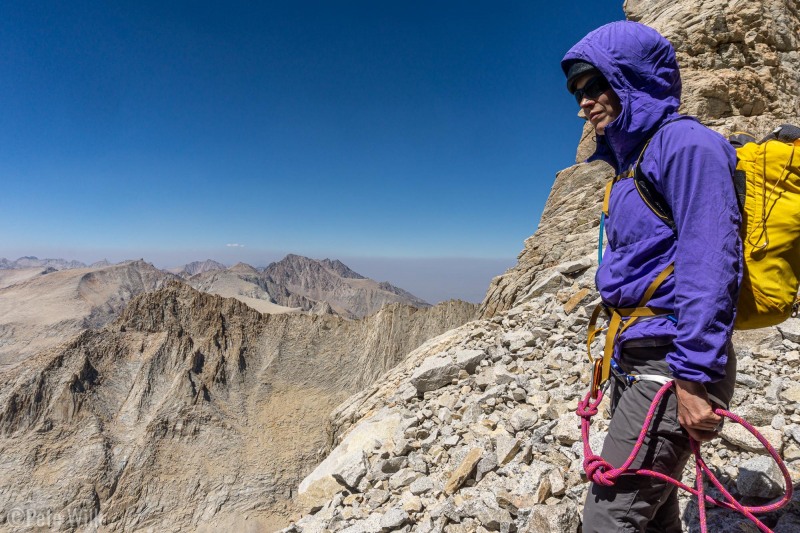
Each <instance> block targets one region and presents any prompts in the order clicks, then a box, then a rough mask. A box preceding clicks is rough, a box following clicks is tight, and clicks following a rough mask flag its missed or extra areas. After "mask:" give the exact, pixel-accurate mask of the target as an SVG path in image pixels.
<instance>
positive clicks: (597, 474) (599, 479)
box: [577, 381, 793, 533]
mask: <svg viewBox="0 0 800 533" xmlns="http://www.w3.org/2000/svg"><path fill="white" fill-rule="evenodd" d="M673 384H674V383H673V382H672V381H670V382H668V383H666V384H665V385H663V386H662V387H661V388H660V389H659V391H658V393H657V394H656V395H655V398H653V403H652V404H651V405H650V409H649V411H648V412H647V416H646V417H645V419H644V424H643V425H642V430H641V432H640V433H639V438H638V439H637V440H636V444H635V445H634V447H633V450H632V451H631V454H630V455H629V456H628V459H626V460H625V462H624V463H623V464H622V466H620V467H619V468H614V467H613V466H612V465H611V464H610V463H608V462H607V461H605V460H604V459H603V458H602V457H600V456H599V455H596V454H595V453H593V452H592V448H591V446H590V444H589V426H590V424H591V418H592V417H593V416H594V415H596V414H597V411H598V406H599V405H600V402H601V401H602V400H603V391H602V390H600V391H597V396H596V398H594V399H593V398H592V393H591V391H590V392H588V393H587V394H586V396H585V397H584V399H583V400H581V401H580V402H579V403H578V410H577V414H578V416H579V417H581V434H582V435H583V457H584V459H583V469H584V471H585V472H586V475H587V477H588V478H589V479H590V480H591V481H593V482H594V483H598V484H600V485H604V486H607V487H610V486H612V485H614V483H615V482H616V481H617V479H618V478H619V477H620V476H622V475H628V474H635V475H640V476H649V477H653V478H656V479H660V480H662V481H666V482H667V483H671V484H673V485H675V486H676V487H678V488H681V489H683V490H685V491H687V492H690V493H692V494H694V495H695V496H697V505H698V508H699V511H700V530H701V531H702V533H707V532H708V524H707V518H706V504H707V503H708V504H711V505H716V506H718V507H722V508H725V509H730V510H734V511H738V512H739V513H741V514H743V515H744V516H746V517H747V518H749V519H750V520H751V521H752V522H753V523H754V524H755V525H756V526H757V527H758V529H760V530H761V531H763V532H764V533H773V531H772V530H771V529H770V528H768V527H767V526H766V525H765V524H764V523H763V522H761V520H759V519H758V518H756V516H755V515H756V514H763V513H769V512H772V511H776V510H778V509H780V508H781V507H783V506H784V505H786V503H787V502H789V500H791V499H792V492H793V487H792V478H791V475H790V474H789V470H788V469H787V468H786V465H785V464H784V463H783V461H782V460H781V457H780V455H779V454H778V452H777V451H775V448H773V447H772V445H771V444H770V443H769V442H768V441H767V439H766V438H764V436H763V435H761V433H759V432H758V430H756V428H754V427H753V426H752V425H750V424H749V423H748V422H747V421H745V420H743V419H742V418H741V417H740V416H738V415H736V414H735V413H731V412H730V411H726V410H725V409H715V410H714V412H715V413H716V414H717V415H719V416H722V417H725V418H728V419H729V420H731V421H733V422H736V423H737V424H740V425H741V426H742V427H744V428H745V429H746V430H747V431H749V432H750V433H751V434H752V435H753V436H754V437H755V438H756V439H758V441H759V442H760V443H761V444H762V445H763V446H764V448H766V450H767V451H768V452H769V454H770V456H772V459H773V460H774V461H775V462H776V463H777V464H778V467H779V468H780V470H781V473H782V474H783V481H784V483H785V486H786V493H785V494H784V496H783V498H781V499H780V500H779V501H777V502H774V503H771V504H769V505H761V506H750V507H748V506H745V505H742V504H741V503H739V502H738V501H737V500H736V498H734V497H733V495H732V494H731V493H730V492H728V491H727V490H726V489H725V487H724V486H723V485H722V483H721V482H720V481H719V480H718V479H717V477H716V476H715V475H714V474H713V472H712V471H711V469H710V468H709V467H708V465H706V463H705V461H704V460H703V458H702V457H701V455H700V443H698V442H697V441H696V440H694V439H693V438H691V437H689V445H690V447H691V450H692V453H694V457H695V472H696V488H692V487H690V486H688V485H685V484H684V483H682V482H681V481H679V480H677V479H674V478H672V477H670V476H668V475H666V474H662V473H661V472H655V471H653V470H647V469H644V468H639V469H631V468H630V466H631V464H633V461H634V459H636V456H637V455H638V454H639V450H640V449H641V448H642V443H643V442H644V438H645V435H646V434H647V430H648V429H649V427H650V423H651V422H652V420H653V416H654V415H655V412H656V408H657V407H658V404H659V403H660V402H661V398H662V397H663V396H664V395H665V394H666V393H667V392H668V391H669V390H670V389H671V388H672V386H673ZM705 478H708V480H709V481H710V482H711V483H712V484H713V485H714V486H715V487H716V488H717V489H718V490H719V491H720V493H722V495H723V496H724V498H725V501H721V500H717V499H715V498H712V497H711V496H708V495H707V494H705V490H704V488H703V485H704V483H703V480H704V479H705Z"/></svg>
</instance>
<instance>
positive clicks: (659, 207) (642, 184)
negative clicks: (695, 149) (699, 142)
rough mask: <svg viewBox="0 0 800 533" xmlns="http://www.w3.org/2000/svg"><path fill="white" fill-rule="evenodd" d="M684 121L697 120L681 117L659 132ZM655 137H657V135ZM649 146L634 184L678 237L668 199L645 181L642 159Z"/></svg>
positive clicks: (670, 121) (639, 166)
mask: <svg viewBox="0 0 800 533" xmlns="http://www.w3.org/2000/svg"><path fill="white" fill-rule="evenodd" d="M682 119H690V120H696V119H695V118H694V117H690V116H688V115H681V116H679V117H675V118H673V119H670V120H668V121H666V122H665V123H663V124H662V125H661V126H660V127H659V128H658V131H661V130H662V129H664V127H666V126H667V124H672V123H673V122H677V121H679V120H682ZM656 133H658V132H656ZM653 137H655V134H654V135H653ZM651 138H652V137H651ZM649 144H650V143H649V142H648V143H647V144H645V147H644V149H643V150H642V154H641V155H640V156H639V159H638V161H637V163H636V168H635V169H634V171H633V183H634V184H635V185H636V190H637V191H638V192H639V196H641V197H642V200H644V203H645V204H647V207H649V208H650V210H651V211H652V212H653V213H655V215H656V216H657V217H658V218H660V219H661V221H662V222H664V224H666V225H667V226H669V229H671V230H672V233H674V234H676V235H677V234H678V227H677V226H676V225H675V220H674V219H673V218H672V209H670V207H669V204H668V203H667V200H666V198H664V195H663V194H661V193H660V192H658V191H657V190H656V188H655V186H654V185H653V184H652V183H650V182H649V181H647V179H645V177H644V174H643V173H642V159H643V158H644V150H646V149H647V146H648V145H649Z"/></svg>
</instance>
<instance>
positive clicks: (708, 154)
mask: <svg viewBox="0 0 800 533" xmlns="http://www.w3.org/2000/svg"><path fill="white" fill-rule="evenodd" d="M573 61H585V62H587V63H591V64H592V65H594V66H595V67H596V68H597V69H598V70H599V71H600V72H601V73H602V74H603V75H604V76H605V77H606V78H607V79H608V81H609V83H610V84H611V87H612V88H613V89H614V91H615V92H616V93H617V95H618V96H619V99H620V102H621V104H622V111H621V113H620V115H619V116H618V117H617V118H616V119H615V120H614V121H613V122H611V123H610V124H608V125H607V126H606V128H605V135H598V136H597V150H596V152H595V153H594V155H593V156H592V157H590V158H589V161H593V160H596V159H601V160H603V161H606V162H608V163H609V164H611V165H612V166H613V167H614V168H615V169H616V171H617V172H618V173H621V172H624V171H625V170H628V169H629V168H630V167H631V166H632V165H634V164H635V162H636V159H637V158H638V157H639V154H640V153H641V151H642V148H643V146H644V144H645V143H646V142H647V140H648V139H651V138H652V141H651V142H650V144H649V146H648V148H647V150H646V151H645V153H644V157H643V159H642V162H641V171H642V174H643V176H644V177H645V179H647V180H648V181H649V183H651V184H653V186H654V187H655V189H656V190H657V191H658V192H659V193H661V194H662V195H663V197H664V198H665V199H666V201H667V203H668V204H669V206H670V208H671V210H672V216H673V219H674V221H675V225H676V227H677V231H676V232H675V233H673V231H672V230H671V229H670V228H669V227H668V226H667V225H666V224H665V223H664V222H663V221H661V220H660V219H659V218H658V217H657V216H656V215H655V214H654V213H653V212H652V211H651V210H650V209H649V208H648V207H647V205H646V204H645V203H644V201H643V200H642V198H641V196H640V195H639V193H638V192H637V191H636V188H635V185H634V180H633V179H622V180H620V181H618V182H617V183H616V185H614V188H613V189H612V193H611V198H610V202H609V217H608V218H607V220H606V226H605V227H606V235H607V239H608V245H607V247H606V250H605V254H604V256H603V262H602V264H601V265H600V267H599V268H598V271H597V277H596V282H597V288H598V290H599V291H600V295H601V297H602V299H603V301H604V303H605V304H606V305H608V306H611V307H635V306H636V305H637V304H638V302H639V300H640V299H641V298H642V295H643V294H644V292H645V291H646V290H647V287H648V286H649V285H650V283H651V282H652V281H653V279H655V277H656V276H658V274H659V273H661V271H662V270H663V269H664V267H666V266H667V265H668V264H669V263H670V262H672V261H674V262H675V271H674V273H673V274H671V275H670V276H669V277H668V278H667V279H666V281H665V282H664V283H663V284H662V285H661V287H660V288H659V289H658V291H656V293H655V295H654V297H653V298H652V299H651V301H650V303H649V304H648V306H650V307H658V308H665V309H671V310H674V317H675V318H677V323H676V322H673V321H671V320H670V319H669V318H668V317H654V318H650V319H639V321H638V322H636V323H635V324H634V325H633V326H631V327H630V328H629V329H628V330H626V331H625V332H624V333H623V335H622V336H621V338H620V339H619V342H620V343H623V344H624V343H625V342H628V341H631V340H633V339H642V338H648V337H649V338H655V339H661V340H664V341H665V343H668V342H669V341H670V340H671V341H672V345H673V347H674V350H673V351H670V353H668V355H667V362H668V364H669V367H670V370H671V371H672V374H673V376H674V377H676V378H680V379H686V380H689V381H695V382H700V383H707V382H715V381H719V380H720V379H722V378H723V377H724V376H725V364H726V361H727V355H726V353H727V352H726V346H727V343H728V341H729V339H730V336H731V334H732V331H733V320H734V315H735V304H736V298H737V296H738V288H739V283H740V281H741V272H742V259H741V258H742V251H741V241H740V238H739V224H740V214H739V208H738V205H737V202H736V195H735V192H734V188H733V180H732V174H733V171H734V169H735V167H736V152H735V150H734V149H733V147H732V146H731V145H730V144H729V143H728V142H727V141H726V140H725V139H724V138H723V137H722V136H721V135H719V134H717V133H715V132H714V131H712V130H710V129H708V128H706V127H704V126H703V125H701V124H700V123H699V122H697V121H696V120H695V119H692V118H689V117H686V118H684V119H683V120H675V119H676V118H678V117H680V116H681V115H679V114H678V113H677V109H678V106H679V105H680V96H681V79H680V72H679V69H678V63H677V60H676V58H675V51H674V49H673V48H672V45H671V44H670V43H669V41H667V40H666V39H665V38H664V37H662V36H661V35H660V34H659V33H658V32H657V31H655V30H653V29H652V28H649V27H647V26H644V25H642V24H639V23H636V22H613V23H611V24H607V25H605V26H602V27H600V28H598V29H597V30H595V31H593V32H592V33H590V34H589V35H587V36H586V37H584V38H583V39H582V40H581V41H580V42H579V43H578V44H576V45H575V46H573V47H572V49H570V51H569V52H567V54H566V55H565V56H564V59H563V60H562V62H561V66H562V69H563V70H564V72H565V73H566V72H567V71H568V70H569V66H570V64H571V63H572V62H573ZM667 122H669V123H668V124H666V123H667Z"/></svg>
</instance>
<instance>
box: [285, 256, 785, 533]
mask: <svg viewBox="0 0 800 533" xmlns="http://www.w3.org/2000/svg"><path fill="white" fill-rule="evenodd" d="M594 270H595V269H593V268H588V269H587V268H584V269H583V270H582V271H578V272H574V271H573V272H571V273H570V275H571V276H572V278H571V280H572V286H571V288H570V290H567V291H560V293H559V294H558V295H554V294H544V295H542V296H540V297H539V298H536V299H535V300H531V301H528V302H527V303H525V304H523V305H521V306H518V307H516V308H514V309H511V310H510V311H508V312H507V313H504V314H502V315H499V316H496V317H494V318H492V319H489V320H481V321H476V322H472V323H470V324H469V325H467V326H464V327H462V328H460V329H459V330H457V331H456V332H454V333H453V334H452V335H451V336H450V338H449V342H444V343H443V342H439V344H438V345H437V351H433V350H428V351H427V352H426V351H425V350H423V351H422V352H421V353H417V354H416V355H415V356H413V354H412V357H410V359H409V361H407V362H406V364H405V365H403V366H401V367H400V368H398V369H395V370H394V371H392V372H390V373H389V374H387V375H386V376H385V377H384V378H383V379H382V380H381V381H380V382H379V383H378V384H377V385H376V386H375V387H374V388H373V389H372V390H370V391H367V392H365V393H363V394H362V395H360V396H359V397H355V398H353V399H352V400H351V401H350V402H349V404H345V405H343V406H341V407H340V408H339V410H338V411H337V413H338V415H335V416H334V420H333V426H334V428H336V427H337V425H338V431H339V432H340V433H339V435H340V436H339V439H340V440H341V444H340V445H339V447H338V448H337V449H335V450H334V452H333V453H332V454H331V455H332V456H334V455H335V454H336V453H337V451H338V450H339V449H340V448H341V447H342V446H345V445H346V444H347V443H348V442H350V441H352V440H353V436H354V435H356V436H357V435H360V434H364V431H363V430H364V429H366V428H368V427H371V428H372V430H371V431H369V434H370V436H371V438H370V439H363V438H360V442H363V443H364V445H363V446H362V447H361V448H359V449H358V450H357V451H356V452H355V453H353V452H352V450H351V452H350V453H351V457H352V461H353V463H355V464H357V465H358V467H357V468H356V467H353V466H352V464H349V463H348V464H344V463H341V462H340V464H339V466H338V467H334V468H333V469H331V465H330V464H326V463H327V461H326V462H323V463H322V464H321V465H320V467H319V468H318V469H317V471H315V472H314V473H312V474H311V475H310V476H309V477H308V478H307V479H306V481H304V483H306V482H309V483H308V485H310V484H312V483H316V484H317V486H325V480H326V479H327V478H326V476H330V475H332V476H333V477H334V478H335V479H337V480H338V479H346V478H347V476H351V477H350V480H349V481H348V482H347V483H341V482H340V484H339V486H338V487H336V486H334V487H332V488H331V487H330V485H328V487H329V493H328V499H327V500H324V501H322V500H320V501H318V502H317V503H316V505H312V511H313V514H308V515H306V516H303V517H302V518H300V519H298V520H297V521H296V522H295V523H293V524H292V525H291V526H290V527H288V528H286V529H284V530H283V531H284V532H285V533H290V532H302V533H310V532H321V531H337V532H338V531H342V532H347V533H355V532H380V531H404V532H409V531H419V532H433V531H437V532H439V531H441V532H447V533H451V532H482V531H501V532H514V531H517V532H536V533H548V532H553V533H574V532H577V531H579V528H580V509H581V506H582V502H583V500H584V498H585V493H586V489H587V486H588V484H587V482H586V479H585V476H584V474H583V471H582V460H583V445H582V438H581V432H580V427H579V419H578V417H577V416H576V415H575V413H574V411H575V408H576V405H577V402H578V400H579V398H580V397H582V396H583V395H584V394H585V392H586V390H587V387H588V363H587V362H586V354H585V350H586V348H585V345H584V341H583V339H584V336H585V329H586V325H587V322H588V314H589V312H590V311H591V306H590V305H585V304H584V305H578V306H573V307H572V308H571V309H570V310H571V312H569V313H568V312H566V311H565V304H567V303H568V302H570V301H571V300H572V299H574V297H576V295H581V299H582V300H586V299H587V298H586V296H587V294H586V289H587V288H589V287H591V284H592V281H593V276H594ZM591 296H592V297H596V294H595V293H594V292H593V291H591ZM797 322H798V321H797V320H796V319H792V320H790V321H789V322H787V323H786V325H784V326H782V327H780V328H771V329H765V330H757V331H755V332H748V334H747V335H738V334H737V338H736V342H735V344H736V346H737V351H738V354H739V370H740V372H741V376H746V377H744V378H740V380H739V382H740V383H739V385H738V388H737V391H736V395H735V397H734V405H733V407H732V409H733V410H734V411H737V412H740V413H742V414H743V415H745V417H747V418H748V419H749V420H750V421H751V422H752V423H754V424H755V425H756V426H757V427H758V429H759V431H760V432H761V433H762V434H764V435H765V436H766V437H767V439H768V440H769V441H770V442H771V443H773V445H774V446H775V447H776V449H778V450H782V451H783V456H784V457H785V459H786V461H787V463H788V465H789V467H790V469H791V470H792V475H793V476H794V479H795V482H797V481H798V480H800V447H798V446H800V403H799V402H798V401H796V399H795V396H794V395H795V392H796V387H797V385H796V383H798V382H800V380H799V379H798V378H800V371H798V369H797V365H796V362H791V361H792V360H793V355H794V354H795V353H797V351H798V349H799V348H800V345H798V344H797V343H796V342H794V341H793V340H789V338H787V336H786V335H784V334H782V333H781V332H782V331H784V330H786V331H793V330H795V329H796V328H797V326H798V324H797ZM795 338H796V337H795ZM598 342H602V339H600V340H599V341H598ZM442 345H446V346H448V347H447V348H446V349H443V350H440V349H441V347H442ZM608 416H609V413H608V405H607V403H604V404H603V405H602V406H601V412H600V414H598V416H597V417H595V419H594V421H593V425H592V435H591V445H592V449H593V450H595V451H598V452H599V451H600V450H601V447H602V440H603V438H604V436H605V431H606V429H607V423H608ZM337 417H338V418H337ZM348 417H349V418H348ZM350 420H352V421H353V422H354V424H353V425H349V424H350ZM385 421H391V423H384V422H385ZM348 426H349V427H348ZM376 428H378V429H376ZM751 439H753V437H752V436H750V435H749V433H747V432H746V431H745V430H743V429H742V428H741V427H740V426H738V425H736V424H734V423H728V424H726V425H725V429H724V430H723V431H722V432H721V434H720V437H719V438H717V439H715V440H714V441H712V442H711V443H709V444H707V445H705V446H704V447H703V454H704V458H705V459H706V461H707V462H708V464H709V465H710V466H711V467H712V468H714V469H715V470H716V471H717V473H718V475H719V478H720V479H721V480H723V482H724V483H725V484H726V488H727V489H728V490H730V491H731V492H732V493H734V495H736V496H737V497H738V498H745V501H747V502H748V503H750V504H753V503H754V502H764V501H765V498H774V497H778V496H780V494H782V490H783V480H782V478H781V475H780V472H779V471H778V470H777V468H776V467H774V465H773V464H772V463H771V460H770V459H769V457H768V456H766V455H765V454H766V451H765V450H763V447H761V446H760V445H757V446H756V445H753V444H752V442H751ZM753 440H755V439H753ZM337 468H338V470H336V469H337ZM334 470H336V471H334ZM354 470H357V471H358V473H359V474H361V473H363V476H362V477H359V478H358V481H357V486H356V485H354V483H355V477H353V476H352V475H351V472H353V471H354ZM684 482H687V483H693V482H694V468H693V464H691V462H690V465H688V466H687V468H686V471H685V472H684ZM709 490H710V491H712V492H711V493H713V490H712V489H709ZM300 492H301V493H302V492H303V487H302V486H301V490H300ZM681 501H682V506H683V509H684V519H685V521H686V523H687V527H689V528H690V529H691V527H692V526H691V524H694V523H696V522H697V517H696V516H697V515H696V513H697V509H696V504H695V503H694V502H692V501H691V499H690V498H689V497H688V496H686V495H682V496H681ZM709 520H711V521H712V523H714V524H717V526H718V527H719V528H720V529H714V530H715V531H718V530H722V528H723V527H724V528H729V527H731V526H736V527H739V526H738V525H739V524H744V523H745V522H747V520H746V519H744V518H740V517H739V516H737V515H735V514H734V513H731V512H729V511H725V510H719V509H710V512H709ZM766 521H767V523H768V524H770V525H771V526H773V527H777V526H778V524H783V525H781V527H783V529H780V528H777V529H775V530H776V531H798V530H796V529H791V528H792V527H795V525H796V524H797V523H800V501H797V502H793V503H792V504H791V505H790V506H789V507H788V508H787V509H786V510H784V511H781V512H780V513H776V514H774V516H768V517H767V518H766ZM734 530H736V529H734ZM747 531H749V529H747Z"/></svg>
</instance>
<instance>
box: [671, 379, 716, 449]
mask: <svg viewBox="0 0 800 533" xmlns="http://www.w3.org/2000/svg"><path fill="white" fill-rule="evenodd" d="M675 394H676V396H677V397H678V422H679V423H680V424H681V426H683V427H684V429H686V431H688V432H689V436H691V437H692V438H693V439H694V440H696V441H698V442H705V441H708V440H711V439H713V438H714V437H715V436H716V432H715V430H716V428H717V426H718V425H719V424H720V422H722V417H721V416H719V415H717V414H715V413H714V411H713V409H712V407H711V402H710V401H709V400H708V394H707V393H706V388H705V386H703V384H702V383H695V382H693V381H685V380H683V379H676V380H675Z"/></svg>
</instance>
